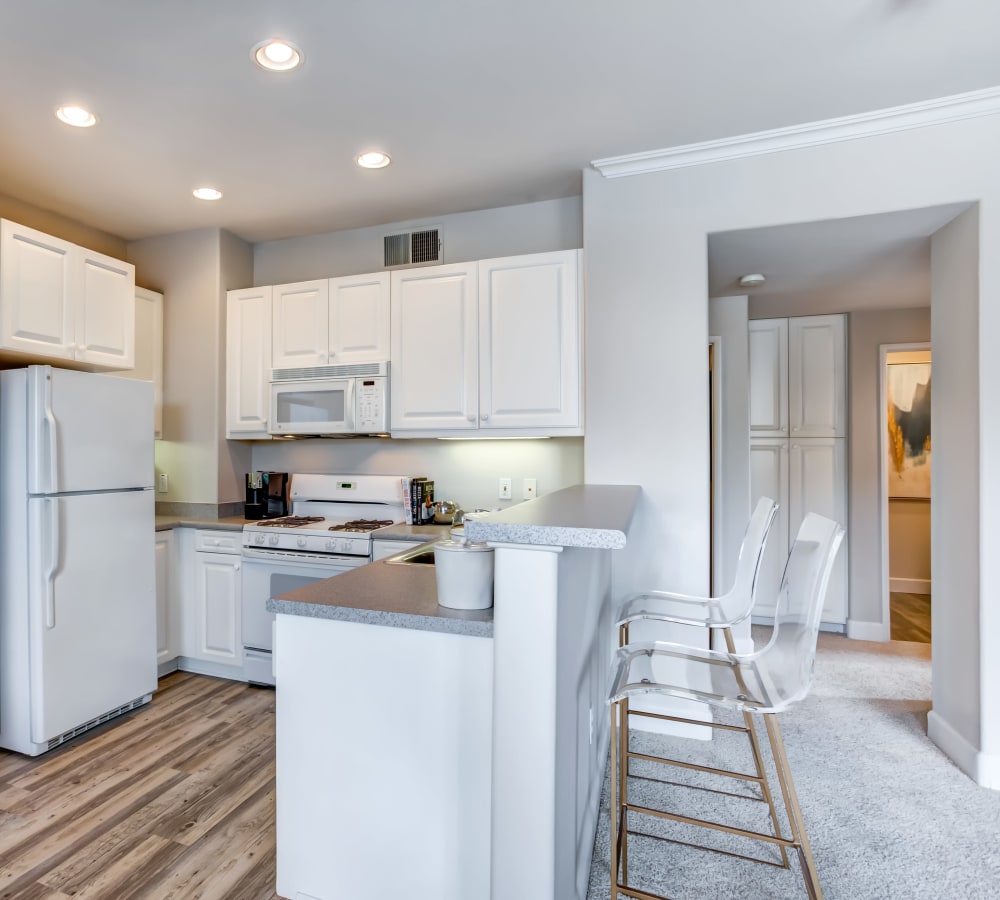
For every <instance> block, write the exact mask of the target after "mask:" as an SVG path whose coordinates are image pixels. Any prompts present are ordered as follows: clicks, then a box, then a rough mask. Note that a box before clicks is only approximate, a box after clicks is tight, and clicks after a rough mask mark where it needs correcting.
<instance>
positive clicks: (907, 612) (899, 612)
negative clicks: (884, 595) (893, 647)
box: [889, 591, 931, 644]
mask: <svg viewBox="0 0 1000 900" xmlns="http://www.w3.org/2000/svg"><path fill="white" fill-rule="evenodd" d="M889 636H890V637H891V638H892V640H894V641H918V642H920V643H922V644H929V643H930V642H931V596H930V594H907V593H904V592H902V591H893V592H892V593H890V594H889Z"/></svg>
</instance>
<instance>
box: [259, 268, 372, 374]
mask: <svg viewBox="0 0 1000 900" xmlns="http://www.w3.org/2000/svg"><path fill="white" fill-rule="evenodd" d="M272 291H273V301H272V304H273V305H272V334H273V338H272V351H271V367H272V368H273V369H305V368H313V367H315V366H327V365H334V366H339V365H350V364H352V363H366V362H384V361H385V360H387V359H388V358H389V273H388V272H376V273H374V274H371V275H350V276H345V277H341V278H329V279H323V280H320V281H303V282H299V283H297V284H283V285H275V286H274V287H273V288H272Z"/></svg>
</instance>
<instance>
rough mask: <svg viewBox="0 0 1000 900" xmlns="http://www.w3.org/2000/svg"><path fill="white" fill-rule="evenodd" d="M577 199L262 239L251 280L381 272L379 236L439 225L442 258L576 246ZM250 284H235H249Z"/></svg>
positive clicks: (256, 282)
mask: <svg viewBox="0 0 1000 900" xmlns="http://www.w3.org/2000/svg"><path fill="white" fill-rule="evenodd" d="M580 210H581V198H580V197H568V198H566V199H563V200H546V201H543V202H539V203H525V204H521V205H518V206H505V207H501V208H498V209H483V210H477V211H476V212H467V213H455V214H453V215H448V216H435V217H432V218H429V219H414V220H411V221H408V222H395V223H392V224H388V225H377V226H375V227H372V228H359V229H355V230H354V231H333V232H329V233H326V234H314V235H310V236H309V237H300V238H289V239H287V240H282V241H266V242H264V243H260V244H256V245H255V246H254V272H253V279H254V280H253V284H254V285H261V284H287V283H288V282H293V281H307V280H309V279H312V278H327V277H333V276H337V275H359V274H363V273H365V272H380V271H382V269H383V268H384V266H383V261H384V260H383V255H382V253H383V249H382V238H383V236H384V235H386V234H391V233H392V232H395V231H403V230H411V229H414V228H421V227H425V226H429V225H440V226H441V228H442V241H443V247H444V254H443V255H444V262H445V263H453V262H468V261H469V260H473V259H489V258H490V257H494V256H516V255H517V254H520V253H543V252H545V251H548V250H575V249H577V248H578V247H580V246H582V244H583V234H582V226H581V221H580ZM250 286H251V285H249V284H246V285H239V287H250Z"/></svg>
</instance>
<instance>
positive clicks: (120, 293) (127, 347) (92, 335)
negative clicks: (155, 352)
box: [75, 247, 135, 369]
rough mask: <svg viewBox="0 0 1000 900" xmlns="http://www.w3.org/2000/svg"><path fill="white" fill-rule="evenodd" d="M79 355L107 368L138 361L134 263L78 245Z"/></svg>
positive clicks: (77, 318) (87, 361)
mask: <svg viewBox="0 0 1000 900" xmlns="http://www.w3.org/2000/svg"><path fill="white" fill-rule="evenodd" d="M75 252H76V254H77V263H76V273H77V278H78V281H77V284H76V285H75V288H76V298H75V299H76V311H77V312H76V359H77V360H78V361H79V362H86V363H91V364H93V365H95V366H101V367H102V368H107V369H131V368H132V367H133V366H134V365H135V266H133V265H131V264H130V263H126V262H122V261H121V260H120V259H113V258H112V257H110V256H105V255H104V254H103V253H95V252H93V251H92V250H84V249H83V248H82V247H77V248H76V250H75Z"/></svg>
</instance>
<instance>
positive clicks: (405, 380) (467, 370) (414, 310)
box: [389, 263, 479, 431]
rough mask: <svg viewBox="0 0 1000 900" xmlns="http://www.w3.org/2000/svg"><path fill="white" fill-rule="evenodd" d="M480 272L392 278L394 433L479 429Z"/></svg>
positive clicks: (473, 268)
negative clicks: (478, 273)
mask: <svg viewBox="0 0 1000 900" xmlns="http://www.w3.org/2000/svg"><path fill="white" fill-rule="evenodd" d="M477 272H478V268H477V264H476V263H467V264H466V263H462V264H456V265H448V266H434V267H428V268H420V269H402V270H398V271H395V272H393V273H392V282H391V283H392V288H391V291H390V293H391V295H392V317H391V319H392V335H391V349H392V354H391V356H390V359H391V366H390V372H391V377H390V379H389V390H390V397H391V399H390V404H389V407H390V420H391V430H392V431H421V430H435V431H455V430H467V429H474V428H476V427H477V425H478V420H479V359H478V357H479V340H478V339H479V324H478V318H479V317H478V297H477V289H476V284H477Z"/></svg>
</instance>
